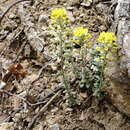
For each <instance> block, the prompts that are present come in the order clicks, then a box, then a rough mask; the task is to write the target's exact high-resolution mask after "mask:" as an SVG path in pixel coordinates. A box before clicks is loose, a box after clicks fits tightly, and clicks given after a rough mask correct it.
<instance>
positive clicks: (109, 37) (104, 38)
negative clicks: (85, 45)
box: [98, 32, 117, 45]
mask: <svg viewBox="0 0 130 130" xmlns="http://www.w3.org/2000/svg"><path fill="white" fill-rule="evenodd" d="M115 41H117V38H116V36H115V34H114V33H113V32H102V33H100V36H99V38H98V42H99V43H103V44H112V45H113V44H114V42H115Z"/></svg>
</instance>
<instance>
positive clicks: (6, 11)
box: [0, 0, 29, 24]
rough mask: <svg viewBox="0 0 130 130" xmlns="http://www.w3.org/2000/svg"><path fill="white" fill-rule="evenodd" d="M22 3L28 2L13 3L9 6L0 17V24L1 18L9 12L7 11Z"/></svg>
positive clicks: (20, 0) (21, 0)
mask: <svg viewBox="0 0 130 130" xmlns="http://www.w3.org/2000/svg"><path fill="white" fill-rule="evenodd" d="M24 1H29V0H19V1H16V2H14V3H13V4H12V5H10V6H9V7H8V8H7V9H6V10H5V12H4V13H3V14H2V15H1V16H0V24H1V21H2V20H3V18H4V17H5V15H6V14H7V13H8V12H9V10H10V9H11V8H12V7H13V6H15V5H16V4H18V3H21V2H24Z"/></svg>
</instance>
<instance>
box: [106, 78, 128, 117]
mask: <svg viewBox="0 0 130 130" xmlns="http://www.w3.org/2000/svg"><path fill="white" fill-rule="evenodd" d="M106 91H107V92H108V94H109V98H110V100H111V102H112V104H113V105H114V106H115V107H116V108H117V109H118V110H119V111H121V112H123V113H124V114H126V115H127V116H129V117H130V83H125V81H124V83H123V82H121V81H119V80H116V79H113V80H111V83H110V86H109V87H108V88H107V89H106Z"/></svg>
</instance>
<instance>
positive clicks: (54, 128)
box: [50, 124, 60, 130]
mask: <svg viewBox="0 0 130 130" xmlns="http://www.w3.org/2000/svg"><path fill="white" fill-rule="evenodd" d="M50 130H60V126H59V124H54V125H51V126H50Z"/></svg>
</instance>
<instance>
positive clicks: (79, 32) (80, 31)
mask: <svg viewBox="0 0 130 130" xmlns="http://www.w3.org/2000/svg"><path fill="white" fill-rule="evenodd" d="M73 34H74V36H75V37H76V39H77V40H75V42H76V43H80V42H82V41H87V40H89V39H90V38H91V34H90V33H88V29H87V28H83V27H79V28H77V29H76V30H75V31H74V33H73Z"/></svg>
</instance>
